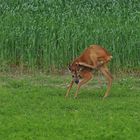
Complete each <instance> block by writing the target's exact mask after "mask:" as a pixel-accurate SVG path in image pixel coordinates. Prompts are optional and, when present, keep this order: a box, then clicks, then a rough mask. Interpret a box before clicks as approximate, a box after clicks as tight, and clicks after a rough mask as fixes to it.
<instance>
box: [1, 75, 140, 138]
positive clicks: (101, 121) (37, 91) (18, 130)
mask: <svg viewBox="0 0 140 140" xmlns="http://www.w3.org/2000/svg"><path fill="white" fill-rule="evenodd" d="M70 79H71V77H70V76H69V75H68V76H54V75H49V76H46V75H38V76H12V75H7V76H2V75H1V77H0V139H1V140H94V139H95V140H139V139H140V134H139V132H140V92H139V91H140V86H139V83H140V79H139V78H138V77H134V76H129V77H121V78H117V79H115V81H114V83H113V86H112V89H111V93H110V96H109V97H108V98H106V99H105V100H103V98H102V97H103V95H104V92H105V88H106V86H105V84H104V80H103V88H99V85H98V82H97V79H96V78H95V80H92V81H91V82H90V83H89V84H87V85H86V86H85V87H83V88H81V90H80V92H79V96H78V99H73V96H74V92H75V90H76V86H74V88H73V90H72V91H71V94H70V97H69V98H67V99H65V98H64V95H65V93H66V85H67V84H68V83H69V81H70Z"/></svg>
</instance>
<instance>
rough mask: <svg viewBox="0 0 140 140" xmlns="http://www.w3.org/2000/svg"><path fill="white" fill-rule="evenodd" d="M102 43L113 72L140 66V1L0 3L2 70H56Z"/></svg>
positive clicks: (3, 0)
mask: <svg viewBox="0 0 140 140" xmlns="http://www.w3.org/2000/svg"><path fill="white" fill-rule="evenodd" d="M90 44H101V45H103V46H104V47H106V48H107V49H108V50H109V51H110V52H111V53H112V54H113V61H112V63H111V68H112V69H114V70H118V69H125V68H126V69H128V68H131V69H137V68H139V67H140V57H139V55H140V1H139V0H105V1H102V0H0V70H1V71H6V70H9V69H10V68H12V67H20V68H21V69H24V68H30V69H42V70H48V71H52V70H54V69H62V68H65V67H66V65H67V64H68V63H69V62H70V61H71V60H72V59H73V58H75V57H76V56H77V55H79V54H80V53H81V52H82V51H83V49H84V48H85V47H87V46H88V45H90Z"/></svg>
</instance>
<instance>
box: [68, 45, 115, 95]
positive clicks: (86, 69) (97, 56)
mask: <svg viewBox="0 0 140 140" xmlns="http://www.w3.org/2000/svg"><path fill="white" fill-rule="evenodd" d="M111 59H112V55H111V54H110V53H109V52H108V51H107V50H106V49H105V48H102V47H101V46H99V45H91V46H90V47H88V48H86V49H85V50H84V52H83V53H82V54H81V55H80V56H79V57H78V58H76V59H75V60H74V61H73V62H72V64H71V65H70V66H69V69H70V71H71V73H72V75H73V80H72V81H71V83H70V86H69V88H68V90H67V93H66V97H67V96H68V94H69V92H70V89H71V88H72V85H73V83H74V82H75V81H76V83H78V88H77V91H76V93H75V95H74V97H77V95H78V91H79V89H80V87H81V86H82V85H83V84H85V83H87V82H88V81H89V80H91V79H92V77H93V73H92V70H93V69H97V70H100V71H101V72H102V73H103V75H104V76H105V77H106V79H107V81H108V87H107V91H106V93H105V95H104V97H107V96H108V94H109V91H110V88H111V85H112V79H113V77H112V75H111V73H110V71H109V69H108V67H107V63H108V62H109V61H110V60H111ZM79 76H80V77H81V78H82V80H81V81H80V82H79Z"/></svg>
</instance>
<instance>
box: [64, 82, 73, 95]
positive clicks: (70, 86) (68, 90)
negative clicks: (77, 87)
mask: <svg viewBox="0 0 140 140" xmlns="http://www.w3.org/2000/svg"><path fill="white" fill-rule="evenodd" d="M73 83H74V81H73V80H72V81H71V83H70V85H69V87H68V89H67V93H66V95H65V97H68V95H69V92H70V90H71V88H72V86H73Z"/></svg>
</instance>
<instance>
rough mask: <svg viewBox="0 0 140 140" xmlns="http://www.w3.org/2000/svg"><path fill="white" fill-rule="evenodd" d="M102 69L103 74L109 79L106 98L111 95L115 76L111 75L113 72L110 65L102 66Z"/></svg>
mask: <svg viewBox="0 0 140 140" xmlns="http://www.w3.org/2000/svg"><path fill="white" fill-rule="evenodd" d="M100 71H101V72H102V73H103V75H104V76H105V78H106V80H107V81H108V84H107V90H106V92H105V95H104V98H105V97H107V96H108V95H109V92H110V88H111V85H112V80H113V77H112V75H111V73H110V71H109V69H108V67H107V66H106V65H104V66H102V67H100Z"/></svg>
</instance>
